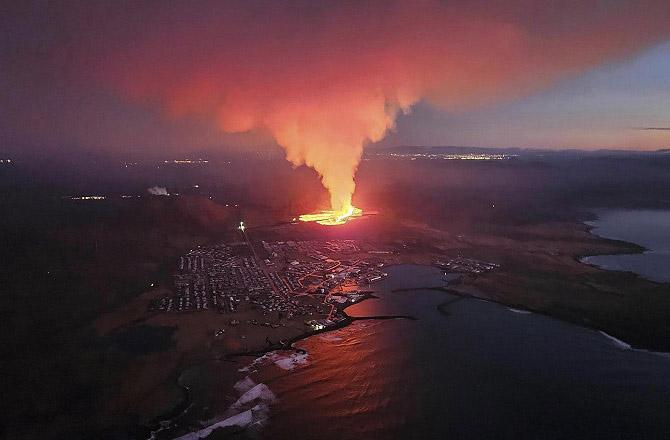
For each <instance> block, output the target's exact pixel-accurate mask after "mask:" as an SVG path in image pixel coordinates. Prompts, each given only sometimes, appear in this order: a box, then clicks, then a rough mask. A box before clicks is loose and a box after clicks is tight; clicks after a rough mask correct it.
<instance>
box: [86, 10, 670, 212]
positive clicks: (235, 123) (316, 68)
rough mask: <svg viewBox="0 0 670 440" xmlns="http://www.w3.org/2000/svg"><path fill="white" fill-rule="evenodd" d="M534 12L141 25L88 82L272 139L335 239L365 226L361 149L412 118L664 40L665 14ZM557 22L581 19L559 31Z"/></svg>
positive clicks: (309, 15)
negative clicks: (316, 183)
mask: <svg viewBox="0 0 670 440" xmlns="http://www.w3.org/2000/svg"><path fill="white" fill-rule="evenodd" d="M530 3H533V2H530ZM530 3H529V2H527V1H520V0H514V1H505V2H480V1H467V2H443V1H438V0H421V1H417V2H403V1H396V2H391V1H370V2H327V3H325V4H318V2H304V3H297V4H293V3H291V2H289V4H291V5H293V6H288V5H287V4H285V3H284V2H253V1H232V0H231V1H226V2H217V3H216V4H213V5H211V7H209V8H206V9H203V11H206V13H205V12H203V11H198V12H193V11H190V10H189V8H188V7H187V6H179V5H176V6H173V7H172V8H168V7H162V8H160V12H161V13H160V14H154V13H153V11H152V13H151V14H147V16H146V17H144V16H142V19H141V20H139V19H138V23H141V29H140V30H138V31H137V32H136V33H129V35H130V37H128V39H127V41H126V40H124V41H125V44H122V42H121V43H115V44H113V45H111V46H110V47H109V48H108V49H107V51H102V50H98V49H97V46H96V45H92V44H91V43H87V45H86V46H85V48H84V49H83V53H84V55H88V56H89V57H93V61H92V62H87V63H86V64H85V65H83V66H82V69H90V67H89V66H94V69H95V72H94V75H92V76H93V77H95V78H99V79H100V80H102V81H103V82H104V83H105V84H107V85H109V86H111V88H112V89H113V90H116V91H119V90H120V91H122V94H123V95H124V96H125V97H127V98H130V99H131V100H133V101H140V102H145V103H150V104H152V105H155V104H158V105H159V106H160V107H162V108H163V109H164V111H165V113H167V114H168V115H169V116H170V117H172V118H177V117H195V118H200V119H204V120H207V121H208V122H211V123H213V125H216V126H218V128H219V129H220V130H221V131H222V132H225V133H245V132H251V131H254V132H255V133H256V134H257V135H259V136H260V135H263V136H266V137H267V138H269V139H267V142H268V143H274V144H276V145H278V146H280V147H282V148H283V149H284V150H285V152H286V159H287V160H288V161H289V162H291V164H292V165H293V166H295V167H299V166H303V165H304V166H307V167H310V168H312V169H314V170H315V171H316V173H317V174H318V176H319V177H320V179H321V183H322V184H323V186H324V187H325V189H326V190H328V192H329V193H330V209H329V210H328V211H323V212H321V213H319V214H312V215H304V216H301V220H303V221H316V222H318V223H320V224H325V225H338V224H342V223H344V222H346V221H347V220H348V219H351V218H353V217H356V216H360V215H361V211H360V210H359V209H356V208H355V207H354V206H353V205H352V195H353V193H354V189H355V181H354V176H355V174H356V171H357V168H358V164H359V162H360V160H361V156H362V152H363V148H364V146H365V145H368V144H373V143H376V142H379V141H381V140H382V139H383V138H384V136H385V135H386V133H387V132H388V131H389V130H392V129H393V128H394V125H395V121H396V119H397V117H398V116H399V115H400V114H401V113H406V112H408V111H409V110H410V108H411V107H412V106H413V105H414V104H416V103H418V102H420V101H425V102H426V103H428V104H430V105H432V106H434V107H439V108H441V109H442V110H446V111H453V112H457V111H460V110H462V109H465V108H468V107H470V106H476V105H482V104H488V103H491V102H495V101H501V100H506V99H511V98H514V97H518V96H523V95H526V94H529V93H531V92H533V91H536V90H539V89H542V88H544V87H546V86H548V85H550V84H552V83H555V82H556V81H558V80H560V79H562V78H564V77H569V76H572V75H574V74H576V73H579V72H582V71H585V70H587V69H589V68H591V67H593V66H594V65H598V64H601V63H603V62H605V61H616V60H617V59H621V58H625V57H627V56H629V55H630V54H632V53H635V52H637V51H639V50H640V49H641V48H644V47H649V46H651V45H653V44H655V43H657V42H658V41H659V40H660V39H661V38H662V37H663V36H665V35H666V34H667V20H665V19H664V17H665V16H667V6H665V5H664V3H663V2H654V1H644V2H642V3H644V5H642V4H640V2H621V3H622V5H621V6H620V7H616V8H611V10H610V9H608V10H607V13H604V7H605V5H604V3H603V2H591V3H590V2H582V1H577V0H571V1H570V2H568V3H569V4H570V5H571V6H570V7H565V6H561V8H558V7H557V6H555V5H554V3H553V2H548V1H547V2H537V5H536V6H533V7H532V8H530V7H529V4H530ZM188 4H189V3H184V4H183V5H188ZM533 4H535V3H533ZM298 6H299V7H298ZM544 6H547V7H544ZM529 9H531V10H532V11H534V12H535V13H536V14H537V16H535V15H532V14H529V13H528V10H529ZM559 9H574V10H575V11H578V13H575V17H574V18H573V20H571V21H569V22H566V21H565V20H553V19H552V17H553V15H552V14H555V13H556V11H558V10H559ZM184 17H189V20H185V19H183V18H184ZM538 23H541V24H542V26H539V25H538ZM119 29H121V28H119ZM118 32H119V33H121V30H118ZM125 33H126V32H123V34H124V35H125ZM99 39H100V38H94V39H93V40H94V41H98V40H99ZM82 40H83V41H88V39H82ZM89 46H91V47H90V48H89ZM103 47H104V45H103ZM80 58H82V59H87V57H84V56H80Z"/></svg>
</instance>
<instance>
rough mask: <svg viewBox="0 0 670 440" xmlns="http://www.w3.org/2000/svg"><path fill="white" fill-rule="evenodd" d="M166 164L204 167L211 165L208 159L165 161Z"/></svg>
mask: <svg viewBox="0 0 670 440" xmlns="http://www.w3.org/2000/svg"><path fill="white" fill-rule="evenodd" d="M163 162H164V163H168V164H169V163H173V164H177V165H203V164H206V163H209V161H208V160H206V159H174V160H165V161H163Z"/></svg>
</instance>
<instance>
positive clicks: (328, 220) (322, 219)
mask: <svg viewBox="0 0 670 440" xmlns="http://www.w3.org/2000/svg"><path fill="white" fill-rule="evenodd" d="M362 215H363V210H362V209H359V208H356V207H354V206H350V207H349V209H347V210H346V211H343V212H342V211H321V212H317V213H315V214H303V215H301V216H300V217H299V218H300V221H301V222H317V223H318V224H320V225H326V226H337V225H343V224H345V223H346V222H348V221H349V220H352V219H354V218H357V217H361V216H362Z"/></svg>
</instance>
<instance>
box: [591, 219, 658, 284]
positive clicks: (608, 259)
mask: <svg viewBox="0 0 670 440" xmlns="http://www.w3.org/2000/svg"><path fill="white" fill-rule="evenodd" d="M589 224H590V225H592V226H594V229H593V231H592V232H593V233H594V234H596V235H599V236H601V237H604V238H612V239H616V240H624V241H628V242H631V243H636V244H639V245H641V246H644V247H645V248H647V251H645V252H644V253H641V254H623V255H598V256H590V257H585V258H584V259H583V260H582V261H583V262H585V263H589V264H595V265H596V266H599V267H602V268H603V269H608V270H623V271H630V272H634V273H636V274H638V275H640V276H643V277H645V278H647V279H649V280H652V281H657V282H665V283H668V282H670V211H668V210H613V211H602V212H600V213H599V215H598V220H595V221H593V222H590V223H589Z"/></svg>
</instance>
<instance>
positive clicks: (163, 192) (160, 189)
mask: <svg viewBox="0 0 670 440" xmlns="http://www.w3.org/2000/svg"><path fill="white" fill-rule="evenodd" d="M147 191H148V192H149V194H151V195H154V196H169V195H170V193H169V192H168V190H167V188H165V187H164V186H152V187H151V188H147Z"/></svg>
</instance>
